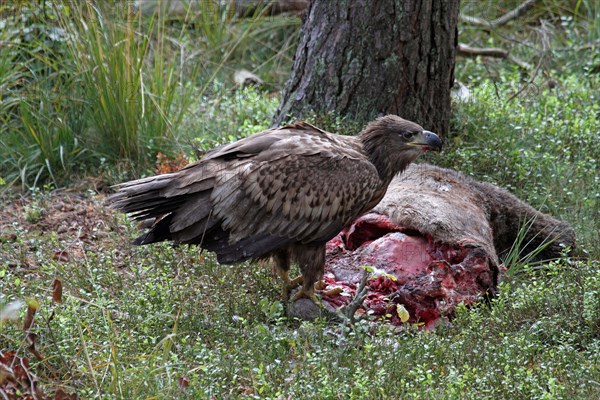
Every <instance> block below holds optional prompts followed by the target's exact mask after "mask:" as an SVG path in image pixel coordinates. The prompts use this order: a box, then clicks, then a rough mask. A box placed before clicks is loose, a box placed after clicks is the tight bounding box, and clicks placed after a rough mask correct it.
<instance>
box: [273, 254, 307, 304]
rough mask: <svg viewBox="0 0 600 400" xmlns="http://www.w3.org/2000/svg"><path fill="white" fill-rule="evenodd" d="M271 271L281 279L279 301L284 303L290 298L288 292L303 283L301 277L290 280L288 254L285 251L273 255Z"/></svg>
mask: <svg viewBox="0 0 600 400" xmlns="http://www.w3.org/2000/svg"><path fill="white" fill-rule="evenodd" d="M273 261H274V266H273V269H274V270H275V272H276V273H277V275H279V277H280V278H281V280H282V281H283V282H282V285H281V299H282V301H284V302H286V301H288V299H289V298H290V292H291V291H292V289H294V288H295V287H296V286H298V285H300V284H301V283H302V281H303V277H302V275H300V276H297V277H296V278H294V279H290V275H289V272H290V254H289V252H288V251H287V250H282V251H278V252H276V253H274V254H273Z"/></svg>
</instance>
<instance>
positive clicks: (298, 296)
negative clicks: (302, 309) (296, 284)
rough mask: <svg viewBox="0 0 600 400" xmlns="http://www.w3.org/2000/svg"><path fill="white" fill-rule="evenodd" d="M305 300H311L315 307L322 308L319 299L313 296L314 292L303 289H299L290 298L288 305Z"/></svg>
mask: <svg viewBox="0 0 600 400" xmlns="http://www.w3.org/2000/svg"><path fill="white" fill-rule="evenodd" d="M302 298H306V299H309V300H311V301H312V302H313V303H314V304H315V305H316V306H317V307H319V308H324V307H325V306H324V305H323V302H322V301H321V299H320V298H319V297H318V296H317V295H316V294H315V292H314V290H306V289H305V288H301V289H300V290H298V291H297V292H296V293H294V295H293V296H292V297H291V298H290V303H293V302H295V301H296V300H299V299H302Z"/></svg>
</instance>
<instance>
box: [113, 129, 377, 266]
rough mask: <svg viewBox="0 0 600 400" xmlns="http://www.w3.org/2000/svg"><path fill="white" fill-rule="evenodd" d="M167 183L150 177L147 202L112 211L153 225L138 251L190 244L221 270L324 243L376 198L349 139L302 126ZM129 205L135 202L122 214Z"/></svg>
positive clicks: (369, 172) (252, 140)
mask: <svg viewBox="0 0 600 400" xmlns="http://www.w3.org/2000/svg"><path fill="white" fill-rule="evenodd" d="M170 175H172V176H171V177H167V178H163V181H160V176H158V177H155V180H154V181H152V182H154V189H153V194H149V193H148V191H144V190H142V191H140V190H137V191H136V193H131V189H129V190H130V193H129V195H127V196H125V197H123V196H121V199H120V200H118V201H117V203H119V202H120V204H118V205H117V208H121V209H123V210H124V211H130V212H136V215H137V216H138V217H140V218H141V217H149V216H153V217H159V220H158V222H157V223H155V226H154V227H153V228H152V230H151V231H150V233H148V234H147V235H145V236H143V237H142V238H140V239H141V240H140V241H139V242H140V243H151V242H154V241H159V240H173V241H175V242H177V243H195V244H199V245H201V246H202V247H204V248H207V249H209V250H212V251H215V252H216V253H217V256H218V258H219V261H221V262H237V261H242V260H245V259H249V258H256V257H261V256H264V255H266V254H269V253H270V252H271V251H273V250H275V249H277V248H280V247H283V246H287V245H290V244H298V243H300V244H308V243H315V244H316V243H319V244H320V243H324V242H326V241H327V240H329V239H331V238H332V237H333V236H335V235H336V234H337V233H338V232H339V231H340V230H341V229H342V228H343V227H344V226H345V225H346V224H348V223H349V222H350V221H351V220H352V219H354V218H355V217H356V216H358V215H360V214H361V213H363V212H365V211H368V209H370V208H371V207H373V206H374V205H375V204H374V202H376V201H378V200H379V199H380V198H381V197H382V196H383V193H380V188H381V186H382V183H381V180H380V178H379V175H378V173H377V170H376V169H375V167H374V166H373V165H372V164H371V163H370V162H369V160H368V159H367V158H366V157H365V156H364V154H363V153H362V152H361V151H360V148H359V147H358V145H357V144H356V142H355V141H354V138H347V139H340V138H338V137H333V136H331V135H330V134H328V133H326V132H324V131H321V130H319V129H318V128H315V127H313V126H311V125H308V124H301V125H293V126H287V127H284V128H280V129H276V130H271V131H265V132H261V133H260V134H257V135H254V136H251V137H249V138H246V139H244V140H241V141H238V142H236V143H233V144H230V145H227V146H224V147H222V148H220V149H217V150H215V151H213V152H211V153H208V154H207V155H206V156H205V158H203V159H202V160H201V161H199V162H198V163H196V164H193V165H191V166H189V167H188V168H186V169H183V170H181V171H179V172H177V173H174V174H170ZM161 182H162V183H161ZM146 185H148V183H146ZM134 187H135V185H134ZM129 188H131V186H130V187H129ZM123 190H128V188H127V187H125V188H123V189H122V191H123ZM117 195H118V194H117ZM136 198H137V199H143V201H142V202H140V201H138V202H137V205H136V206H131V205H130V206H129V207H127V206H126V204H125V203H127V202H129V203H131V200H132V199H136ZM143 203H146V204H147V205H148V206H145V205H144V204H143Z"/></svg>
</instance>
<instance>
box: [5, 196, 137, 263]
mask: <svg viewBox="0 0 600 400" xmlns="http://www.w3.org/2000/svg"><path fill="white" fill-rule="evenodd" d="M103 199H104V196H103V195H83V194H80V193H72V192H69V191H55V192H52V193H47V194H40V195H36V196H34V197H23V198H18V199H14V200H12V201H9V202H5V204H4V205H3V206H2V209H1V210H0V241H2V242H16V241H19V240H20V239H22V238H23V237H24V234H25V233H28V236H30V237H31V236H32V235H35V234H37V235H39V236H40V237H44V238H45V239H48V241H51V242H54V243H55V249H54V254H53V256H52V257H53V258H54V259H55V260H57V261H69V260H71V259H79V258H81V257H84V256H85V252H86V251H103V250H108V249H112V248H113V247H114V236H113V239H112V240H108V239H109V235H110V234H114V233H115V232H116V233H117V234H118V235H122V236H121V237H123V238H124V237H126V228H125V226H126V225H125V224H124V223H123V220H122V219H120V217H119V215H118V214H116V213H114V212H113V211H112V210H110V209H108V208H106V207H104V206H103V205H102V202H103ZM35 250H36V249H35V247H33V248H30V249H29V251H35ZM2 256H3V257H2V258H3V259H4V260H8V263H9V265H11V264H15V263H18V264H19V265H20V266H21V267H25V268H31V269H34V268H36V267H37V265H36V261H35V258H34V257H30V256H28V255H27V254H22V255H19V254H3V255H2Z"/></svg>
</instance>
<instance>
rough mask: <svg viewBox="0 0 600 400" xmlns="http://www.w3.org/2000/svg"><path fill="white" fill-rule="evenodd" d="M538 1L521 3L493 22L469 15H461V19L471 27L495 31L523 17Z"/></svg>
mask: <svg viewBox="0 0 600 400" xmlns="http://www.w3.org/2000/svg"><path fill="white" fill-rule="evenodd" d="M536 1H537V0H526V1H524V2H523V3H521V4H520V5H519V6H517V7H515V8H514V9H512V10H510V11H509V12H507V13H506V14H504V15H502V16H500V17H498V18H496V19H495V20H493V21H487V20H485V19H483V18H478V17H471V16H468V15H460V16H459V19H460V21H461V22H464V23H466V24H469V25H476V26H480V27H482V28H486V29H490V30H491V29H494V28H497V27H499V26H502V25H506V24H507V23H508V22H509V21H512V20H513V19H515V18H518V17H519V16H521V15H523V14H524V13H525V12H526V11H527V10H529V9H530V8H531V7H532V6H533V5H534V4H535V3H536Z"/></svg>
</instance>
